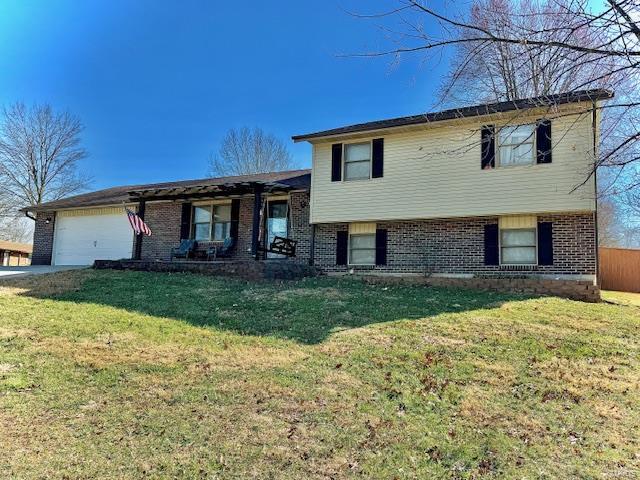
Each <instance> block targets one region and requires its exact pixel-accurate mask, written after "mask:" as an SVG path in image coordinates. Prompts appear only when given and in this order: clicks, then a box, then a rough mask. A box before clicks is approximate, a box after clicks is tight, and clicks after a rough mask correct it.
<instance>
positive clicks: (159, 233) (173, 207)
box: [140, 203, 182, 260]
mask: <svg viewBox="0 0 640 480" xmlns="http://www.w3.org/2000/svg"><path fill="white" fill-rule="evenodd" d="M181 218H182V204H180V203H147V205H146V206H145V212H144V221H145V223H146V224H147V225H149V228H150V229H151V232H152V235H151V236H150V237H144V236H143V237H142V249H141V254H140V256H141V258H142V259H143V260H169V259H170V258H171V249H172V248H173V247H177V246H178V245H179V244H180V221H181Z"/></svg>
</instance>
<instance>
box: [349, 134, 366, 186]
mask: <svg viewBox="0 0 640 480" xmlns="http://www.w3.org/2000/svg"><path fill="white" fill-rule="evenodd" d="M369 178H371V143H370V142H366V143H348V144H346V145H345V146H344V179H345V180H368V179H369Z"/></svg>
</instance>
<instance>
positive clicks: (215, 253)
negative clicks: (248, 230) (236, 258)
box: [207, 237, 236, 261]
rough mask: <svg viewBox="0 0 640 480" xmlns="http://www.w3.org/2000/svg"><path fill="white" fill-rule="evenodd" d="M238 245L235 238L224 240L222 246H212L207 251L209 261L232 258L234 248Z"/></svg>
mask: <svg viewBox="0 0 640 480" xmlns="http://www.w3.org/2000/svg"><path fill="white" fill-rule="evenodd" d="M235 244H236V239H235V238H233V237H227V238H225V239H224V242H223V243H222V245H212V246H210V247H209V248H208V249H207V260H209V261H211V260H215V259H216V258H226V257H230V256H231V252H232V250H233V247H234V246H235Z"/></svg>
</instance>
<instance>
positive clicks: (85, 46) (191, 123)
mask: <svg viewBox="0 0 640 480" xmlns="http://www.w3.org/2000/svg"><path fill="white" fill-rule="evenodd" d="M372 5H373V6H374V7H376V8H380V7H381V5H382V2H367V1H364V0H363V1H356V0H345V1H335V0H325V1H316V2H309V1H300V0H297V1H294V0H292V1H273V2H214V1H205V0H201V1H195V0H189V1H177V0H176V1H172V2H170V1H153V0H137V1H132V0H89V1H79V0H68V1H63V0H46V1H45V0H42V1H32V0H3V1H2V2H1V3H0V72H1V74H0V104H5V105H6V104H10V103H13V102H15V101H23V102H25V103H28V104H29V103H33V102H48V103H50V104H51V105H52V106H53V107H54V108H57V109H68V110H70V111H71V112H73V113H75V114H76V115H78V116H79V117H80V118H81V120H82V122H83V123H84V125H85V131H84V133H83V136H82V138H83V145H84V146H85V147H86V148H87V150H88V151H89V154H90V156H89V158H88V159H87V160H85V162H84V164H83V165H82V167H83V170H85V171H87V172H88V173H89V174H90V175H92V176H93V178H94V181H93V184H92V188H95V189H97V188H103V187H108V186H112V185H119V184H135V183H146V182H154V181H163V180H173V179H182V178H200V177H204V176H205V175H206V167H207V156H208V154H209V152H211V151H213V150H215V149H216V147H217V145H218V143H219V141H220V139H221V138H222V136H223V135H224V133H225V132H226V131H227V129H228V128H230V127H240V126H243V125H247V126H259V127H262V128H263V129H265V130H266V131H269V132H271V133H274V134H275V135H277V136H278V137H280V138H282V139H283V140H285V141H286V142H287V143H288V145H289V147H290V149H291V152H292V153H293V156H294V159H295V161H296V164H297V166H300V167H307V166H309V164H310V156H311V155H310V153H311V149H310V146H309V145H308V144H306V143H303V144H295V145H294V144H293V143H292V142H291V141H290V137H291V135H294V134H300V133H305V132H308V131H314V130H320V129H325V128H332V127H336V126H340V125H343V124H350V123H357V122H362V121H368V120H375V119H379V118H386V117H392V116H399V115H405V114H412V113H418V112H422V111H426V110H429V109H430V108H431V107H432V106H433V103H434V93H435V92H436V90H437V87H438V79H439V77H440V75H442V73H444V72H445V71H446V67H447V62H446V59H443V58H439V57H434V58H431V59H429V60H428V61H426V62H421V61H420V59H419V58H417V57H416V58H413V59H404V60H403V61H402V62H400V63H399V64H397V65H395V64H393V63H392V59H390V58H386V59H356V58H339V55H340V54H342V53H347V52H363V51H372V50H376V49H379V48H383V47H384V46H388V44H387V43H385V40H384V35H383V34H382V33H381V32H380V31H379V30H378V29H377V28H376V26H375V23H374V22H372V21H367V20H362V19H357V18H354V17H353V16H351V15H349V14H347V13H346V12H345V10H347V11H364V12H370V11H371V10H370V9H371V8H372V7H371V6H372ZM387 5H393V2H389V3H387Z"/></svg>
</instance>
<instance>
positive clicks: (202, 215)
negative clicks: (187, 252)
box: [192, 205, 231, 241]
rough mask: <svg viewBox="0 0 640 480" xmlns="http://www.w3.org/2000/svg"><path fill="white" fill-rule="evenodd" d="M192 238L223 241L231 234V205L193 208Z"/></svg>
mask: <svg viewBox="0 0 640 480" xmlns="http://www.w3.org/2000/svg"><path fill="white" fill-rule="evenodd" d="M192 218H193V222H192V224H193V226H192V237H193V238H194V239H195V240H200V241H206V240H214V241H223V240H224V239H226V238H228V237H229V235H230V233H231V205H199V206H195V207H193V215H192Z"/></svg>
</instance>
